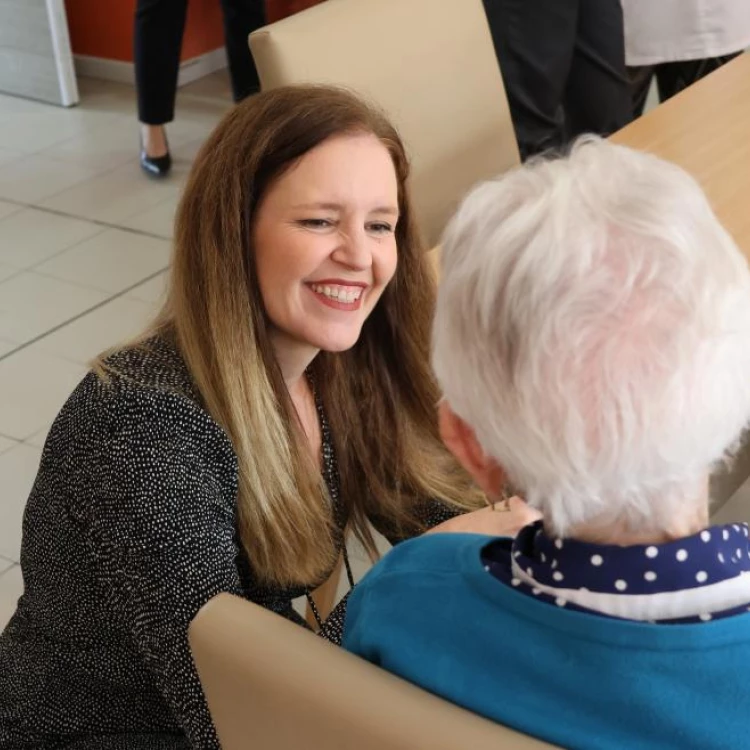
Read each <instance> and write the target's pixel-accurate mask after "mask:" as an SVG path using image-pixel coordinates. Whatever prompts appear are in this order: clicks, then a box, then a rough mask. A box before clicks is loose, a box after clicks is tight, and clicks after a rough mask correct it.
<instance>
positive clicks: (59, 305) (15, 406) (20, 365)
mask: <svg viewBox="0 0 750 750" xmlns="http://www.w3.org/2000/svg"><path fill="white" fill-rule="evenodd" d="M79 86H80V90H81V104H80V106H78V107H76V108H74V109H61V108H57V107H52V106H48V105H45V104H39V103H37V102H31V101H27V100H24V99H17V98H13V97H8V96H1V95H0V629H1V628H2V627H3V626H4V625H5V622H6V621H7V620H8V618H9V617H10V615H11V614H12V612H13V609H14V608H15V602H16V600H17V599H18V597H19V596H20V594H21V591H22V586H23V584H22V578H21V570H20V567H19V565H18V560H19V553H20V544H21V518H22V514H23V508H24V504H25V502H26V498H27V496H28V494H29V491H30V489H31V486H32V484H33V481H34V477H35V475H36V470H37V466H38V464H39V458H40V456H41V449H42V447H43V445H44V438H45V436H46V434H47V430H48V429H49V426H50V424H51V422H52V420H53V418H54V417H55V414H56V413H57V411H58V410H59V409H60V407H61V406H62V404H63V402H64V401H65V399H66V398H67V396H68V394H69V393H70V391H71V390H72V389H73V388H74V387H75V385H76V383H77V382H78V380H79V379H80V378H81V377H82V376H83V374H84V373H85V372H86V363H87V362H88V361H89V360H90V359H91V358H92V357H93V356H95V355H96V354H98V353H99V352H100V351H102V350H103V349H105V348H107V347H109V346H111V345H112V344H114V343H116V342H117V341H119V340H123V339H126V338H128V337H129V336H131V335H132V334H134V333H136V332H137V331H138V330H140V329H141V328H142V327H143V325H144V324H145V323H146V322H147V321H148V320H149V319H150V318H151V316H152V315H153V314H154V312H155V311H156V309H157V307H158V305H159V303H160V300H161V298H162V294H163V288H164V278H165V273H164V272H165V270H166V268H167V266H168V264H169V252H170V239H171V236H172V219H173V215H174V210H175V207H176V205H177V200H178V198H179V194H180V189H181V185H182V183H183V181H184V178H185V176H186V174H187V172H188V170H189V167H190V163H191V161H192V159H193V157H194V155H195V153H196V150H197V148H198V146H199V145H200V144H201V143H202V141H203V140H204V139H205V137H206V135H207V134H208V133H209V132H210V131H211V129H212V128H213V126H214V125H215V123H216V122H217V121H218V119H219V118H220V117H221V115H222V114H223V113H224V112H225V111H226V110H227V109H228V108H229V106H231V96H230V89H229V83H228V78H227V75H226V73H224V72H221V73H217V74H214V75H212V76H209V77H207V78H205V79H202V80H200V81H198V82H196V83H194V84H191V85H189V86H186V87H184V88H182V89H181V90H180V93H179V97H178V111H177V120H176V121H175V123H174V124H173V126H172V127H170V129H169V131H168V132H169V140H170V145H171V148H172V153H173V156H174V158H175V169H174V174H173V176H172V177H171V178H170V179H168V180H165V181H163V182H153V181H150V180H148V179H147V178H146V177H145V176H143V175H142V173H141V171H140V169H139V166H138V159H137V156H138V153H137V150H138V130H137V125H136V121H135V118H136V116H135V97H134V90H133V88H132V87H130V86H124V85H119V84H114V83H104V82H101V81H95V80H91V79H80V80H79Z"/></svg>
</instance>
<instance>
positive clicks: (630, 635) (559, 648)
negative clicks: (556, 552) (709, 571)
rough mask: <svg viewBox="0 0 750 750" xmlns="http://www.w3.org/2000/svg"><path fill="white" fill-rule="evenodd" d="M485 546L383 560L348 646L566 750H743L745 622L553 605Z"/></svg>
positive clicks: (404, 549)
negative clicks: (507, 577)
mask: <svg viewBox="0 0 750 750" xmlns="http://www.w3.org/2000/svg"><path fill="white" fill-rule="evenodd" d="M489 541H490V538H488V537H484V536H476V535H471V534H434V535H428V536H425V537H421V538H419V539H415V540H413V541H411V542H406V543H404V544H402V545H400V546H399V547H396V548H395V549H394V550H392V551H391V552H390V553H389V554H388V555H387V556H386V557H385V558H384V560H383V561H382V562H380V563H379V564H378V565H377V566H375V568H374V569H373V570H372V571H371V572H370V573H369V574H368V575H367V576H366V577H365V579H364V580H363V581H362V582H361V583H360V584H359V585H358V586H357V587H356V589H355V590H354V592H353V593H352V595H351V597H350V600H349V605H348V611H347V623H346V630H345V634H344V646H345V647H346V648H347V649H348V650H350V651H352V652H354V653H356V654H359V655H360V656H362V657H364V658H365V659H367V660H369V661H371V662H373V663H374V664H377V665H379V666H381V667H383V668H384V669H387V670H388V671H390V672H393V673H395V674H397V675H400V676H401V677H403V678H405V679H407V680H409V681H410V682H413V683H416V684H418V685H421V686H422V687H424V688H426V689H427V690H429V691H431V692H433V693H435V694H437V695H440V696H442V697H444V698H446V699H447V700H450V701H452V702H454V703H457V704H459V705H461V706H464V707H465V708H468V709H470V710H472V711H475V712H476V713H479V714H483V715H484V716H487V717H489V718H491V719H493V720H495V721H498V722H500V723H502V724H505V725H507V726H510V727H514V728H516V729H518V730H520V731H522V732H525V733H527V734H530V735H533V736H536V737H539V738H541V739H544V740H546V741H548V742H552V743H555V744H558V745H561V746H563V747H567V748H581V749H582V750H624V749H627V750H631V749H632V750H665V748H675V750H678V749H679V750H692V749H695V750H710V749H711V748H716V750H719V749H721V750H740V749H741V748H750V677H749V676H748V670H749V669H750V613H748V614H741V615H737V616H734V617H729V618H726V619H722V620H715V621H712V622H701V623H697V624H689V625H651V624H647V623H640V622H632V621H627V620H620V619H613V618H606V617H600V616H598V615H596V614H589V613H585V612H576V611H571V610H567V609H564V608H561V607H556V606H554V605H551V604H549V603H546V602H542V601H539V600H537V599H535V598H533V597H530V596H527V595H525V594H522V593H519V592H518V591H515V590H514V589H513V588H512V587H510V586H508V585H506V584H504V583H502V582H501V581H499V580H497V579H496V578H493V577H492V576H490V575H489V574H488V573H487V572H486V571H485V569H484V566H483V564H482V561H481V559H480V554H481V550H482V548H483V547H484V546H485V545H486V544H487V543H488V542H489Z"/></svg>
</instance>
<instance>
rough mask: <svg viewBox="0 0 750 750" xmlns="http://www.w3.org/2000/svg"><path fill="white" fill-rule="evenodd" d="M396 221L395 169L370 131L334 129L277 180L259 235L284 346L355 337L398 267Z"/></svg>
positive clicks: (266, 289) (258, 249)
mask: <svg viewBox="0 0 750 750" xmlns="http://www.w3.org/2000/svg"><path fill="white" fill-rule="evenodd" d="M397 220H398V183H397V180H396V173H395V169H394V166H393V162H392V160H391V157H390V154H389V153H388V151H387V149H386V148H385V146H383V144H382V143H381V142H380V141H379V140H378V139H377V138H376V137H375V136H373V135H347V136H337V137H334V138H331V139H329V140H327V141H325V142H324V143H322V144H321V145H319V146H317V147H316V148H314V149H313V150H312V151H309V152H308V153H307V154H305V155H304V156H303V157H302V158H301V159H300V160H299V162H298V163H297V164H296V165H295V166H294V167H292V168H291V169H290V170H288V171H287V172H285V173H284V174H283V175H282V176H281V177H280V178H279V179H278V180H277V181H276V182H274V183H273V184H272V186H271V187H270V188H269V190H268V191H267V193H266V195H265V196H264V197H263V200H262V201H261V203H260V206H259V208H258V212H257V215H256V221H255V227H254V233H253V243H254V247H255V258H256V269H257V274H258V281H259V284H260V290H261V294H262V296H263V303H264V306H265V309H266V313H267V315H268V317H269V319H270V321H271V324H272V326H273V339H274V345H275V347H276V348H277V354H279V355H282V356H283V354H286V355H288V354H290V353H291V352H290V351H289V349H290V348H291V349H300V348H301V349H308V350H313V349H314V350H316V351H317V350H321V349H322V350H324V351H330V352H339V351H344V350H346V349H349V348H351V347H352V346H354V344H355V343H356V342H357V339H358V338H359V335H360V331H361V330H362V325H363V324H364V322H365V320H366V319H367V316H368V315H369V314H370V313H371V312H372V310H373V308H374V307H375V305H376V304H377V301H378V299H379V298H380V295H381V294H382V293H383V290H384V289H385V287H386V285H387V284H388V282H389V281H390V280H391V278H392V277H393V274H394V273H395V271H396V260H397V257H396V255H397V254H396V238H395V234H394V230H395V228H396V222H397ZM279 348H283V349H285V351H284V352H283V354H282V352H279V351H278V349H279Z"/></svg>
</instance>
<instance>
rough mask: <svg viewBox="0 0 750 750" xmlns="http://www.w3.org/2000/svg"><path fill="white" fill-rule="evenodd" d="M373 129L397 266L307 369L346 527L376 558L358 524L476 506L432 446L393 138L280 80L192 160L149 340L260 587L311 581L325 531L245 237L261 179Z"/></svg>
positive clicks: (408, 522) (430, 406) (420, 285)
mask: <svg viewBox="0 0 750 750" xmlns="http://www.w3.org/2000/svg"><path fill="white" fill-rule="evenodd" d="M360 132H361V133H370V134H373V135H375V136H376V137H377V138H379V139H380V141H381V142H382V143H383V144H384V145H385V146H386V148H387V149H388V151H389V153H390V155H391V157H392V159H393V164H394V167H395V170H396V175H397V179H398V186H399V209H400V218H399V221H398V224H397V228H396V240H397V246H398V268H397V271H396V275H395V277H394V279H393V280H392V281H391V283H390V285H389V286H388V288H387V289H386V291H385V292H384V294H383V296H382V298H381V300H380V301H379V303H378V304H377V306H376V308H375V310H374V311H373V313H372V314H371V315H370V317H369V319H368V320H367V321H366V323H365V325H364V327H363V330H362V334H361V337H360V339H359V341H358V342H357V344H356V345H355V346H354V347H353V348H352V349H351V350H350V351H347V352H345V353H343V354H328V353H325V352H322V353H321V354H319V355H318V357H317V358H316V359H315V361H314V362H313V365H312V372H313V377H314V382H315V383H316V388H317V390H318V392H319V394H320V396H321V398H322V401H323V404H324V407H325V410H326V413H327V417H328V420H329V423H330V427H331V433H332V437H333V440H334V446H335V448H336V451H337V455H338V460H339V472H340V476H341V494H342V498H341V501H342V502H343V503H344V504H345V508H346V511H347V512H348V516H349V523H350V528H351V529H352V530H353V531H354V533H355V535H356V536H357V537H358V538H359V539H360V541H361V542H362V543H363V544H364V546H365V548H366V549H367V550H369V551H370V552H371V553H373V554H374V549H375V548H374V544H373V540H372V536H371V532H370V527H369V524H368V518H376V517H377V518H379V519H381V520H382V522H383V523H385V524H387V525H389V526H390V527H391V528H392V529H393V531H394V532H395V533H400V534H410V533H417V532H419V531H420V530H421V526H420V522H419V513H418V511H417V506H418V505H419V504H420V503H421V504H424V503H425V502H426V501H427V499H428V498H429V499H432V498H434V499H436V500H442V501H443V502H446V503H448V504H454V505H459V506H460V507H462V508H466V507H475V506H476V503H477V500H478V497H477V493H476V490H474V489H473V487H472V486H471V484H470V482H469V480H468V478H467V476H466V475H465V474H464V473H463V472H462V471H461V470H460V469H459V467H458V465H457V464H456V462H455V461H454V460H453V459H452V457H451V456H450V455H449V454H448V452H447V451H446V450H445V448H444V447H443V446H442V443H441V441H440V438H439V434H438V428H437V419H436V412H435V407H436V404H437V401H438V398H439V394H438V390H437V386H436V384H435V381H434V379H433V376H432V373H431V370H430V366H429V336H430V326H431V322H432V316H433V308H434V302H435V289H434V280H433V276H432V272H431V269H430V267H429V265H428V263H429V261H428V259H427V257H426V255H425V253H424V252H423V248H422V246H421V244H420V241H419V239H418V233H417V228H416V225H415V221H414V215H413V210H412V206H411V202H410V199H409V194H408V190H407V186H406V183H407V177H408V172H409V167H408V161H407V158H406V154H405V152H404V147H403V144H402V143H401V140H400V138H399V136H398V134H397V133H396V131H395V129H394V128H393V127H392V125H391V124H390V123H389V122H388V120H387V119H386V118H385V117H384V116H383V115H382V114H381V113H380V112H378V111H377V110H376V109H374V108H372V107H370V106H369V105H367V104H365V103H364V102H363V101H361V100H360V99H358V98H357V97H356V96H354V95H353V94H351V93H349V92H347V91H345V90H341V89H337V88H332V87H326V86H290V87H285V88H279V89H275V90H271V91H267V92H264V93H261V94H259V95H257V96H255V97H252V98H250V99H247V100H246V101H244V102H243V103H241V104H239V105H238V106H237V107H235V108H234V109H233V110H232V111H231V112H229V114H227V115H226V117H225V118H224V119H223V120H222V121H221V123H220V124H219V125H218V127H217V128H216V129H215V130H214V132H213V134H212V135H211V136H210V137H209V139H208V140H207V142H206V143H205V144H204V146H203V148H202V149H201V151H200V153H199V154H198V156H197V159H196V161H195V164H194V166H193V169H192V172H191V174H190V178H189V180H188V182H187V185H186V187H185V191H184V194H183V197H182V201H181V203H180V206H179V209H178V212H177V218H176V229H175V240H174V257H173V265H172V276H171V283H170V289H169V294H168V299H167V302H166V304H165V306H164V308H163V310H162V311H161V313H160V315H159V318H158V320H157V323H156V325H155V327H154V329H152V330H151V331H150V332H149V333H153V332H154V331H157V332H158V331H161V332H170V333H174V335H175V338H176V341H177V344H178V346H179V349H180V351H181V354H182V356H183V357H184V359H185V362H186V364H187V366H188V368H189V370H190V372H191V374H192V377H193V378H194V380H195V383H196V386H197V388H198V390H199V392H200V394H201V396H202V398H203V400H204V403H205V407H206V409H207V410H208V412H209V413H210V414H211V416H212V417H213V418H214V420H216V422H217V423H218V424H219V425H221V427H222V428H223V429H224V430H225V431H226V433H227V435H228V436H229V438H230V440H231V441H232V444H233V446H234V449H235V452H236V455H237V460H238V465H239V490H238V496H237V509H238V519H239V532H240V537H241V540H242V544H243V546H244V548H245V550H246V552H247V554H248V556H249V558H250V561H251V564H252V566H253V569H254V571H255V572H256V574H257V575H258V576H259V578H260V579H261V580H263V581H264V582H266V583H271V584H274V583H275V584H291V583H302V584H305V585H315V584H317V583H320V581H321V580H322V578H323V577H325V575H326V574H327V572H328V571H329V570H330V568H331V566H332V564H333V561H334V557H335V549H336V544H335V534H336V532H335V525H334V524H333V523H332V514H331V507H330V499H329V498H328V497H327V492H326V487H325V483H324V482H323V481H322V479H321V475H320V469H319V467H317V466H315V465H314V462H313V461H312V459H311V457H310V451H309V448H308V445H307V442H306V438H305V436H304V434H303V432H302V430H301V427H300V425H299V422H298V419H297V417H296V413H295V411H294V406H293V405H292V403H291V399H290V397H289V394H288V392H287V389H286V386H285V384H284V381H283V378H282V376H281V371H280V368H279V366H278V364H277V362H276V359H275V357H274V353H273V349H272V347H271V343H270V331H269V325H270V324H269V321H268V319H267V317H266V314H265V311H264V307H263V303H262V298H261V294H260V289H259V286H258V282H257V278H256V273H255V258H254V250H253V247H252V228H253V222H254V218H255V215H256V211H257V208H258V206H259V203H260V201H261V199H262V198H263V196H264V195H265V193H266V191H267V190H268V188H269V186H270V185H271V184H272V182H273V181H274V180H275V179H277V178H278V177H279V176H280V175H281V174H283V173H284V171H285V170H287V169H289V168H290V167H291V166H293V165H294V164H295V162H296V161H297V160H299V159H300V158H301V157H302V156H304V155H305V154H306V153H307V152H308V151H310V150H311V149H313V148H315V147H316V146H318V145H320V144H321V143H323V142H324V141H326V140H327V139H329V138H332V137H334V136H337V135H345V134H351V133H360Z"/></svg>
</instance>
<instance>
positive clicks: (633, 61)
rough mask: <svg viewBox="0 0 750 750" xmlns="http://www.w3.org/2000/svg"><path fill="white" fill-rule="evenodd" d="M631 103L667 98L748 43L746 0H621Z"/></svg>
mask: <svg viewBox="0 0 750 750" xmlns="http://www.w3.org/2000/svg"><path fill="white" fill-rule="evenodd" d="M622 9H623V13H624V16H625V58H626V61H627V64H628V73H629V74H630V80H631V88H632V95H633V109H634V113H635V116H636V117H640V116H641V115H642V114H643V108H644V106H645V104H646V98H647V97H648V92H649V89H650V88H651V83H652V81H653V79H654V77H656V85H657V87H658V90H659V101H662V102H663V101H666V100H667V99H669V98H670V97H672V96H674V95H675V94H678V93H679V92H680V91H682V90H683V89H685V88H687V87H688V86H690V85H691V84H693V83H695V82H696V81H698V80H699V79H701V78H703V76H706V75H708V74H709V73H711V72H713V71H714V70H716V69H717V68H719V67H720V66H722V65H723V64H724V63H726V62H729V61H730V60H731V59H733V58H734V57H736V56H737V55H738V54H740V52H742V50H744V49H746V48H747V47H748V46H750V2H748V0H707V1H706V0H659V2H653V0H622Z"/></svg>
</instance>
